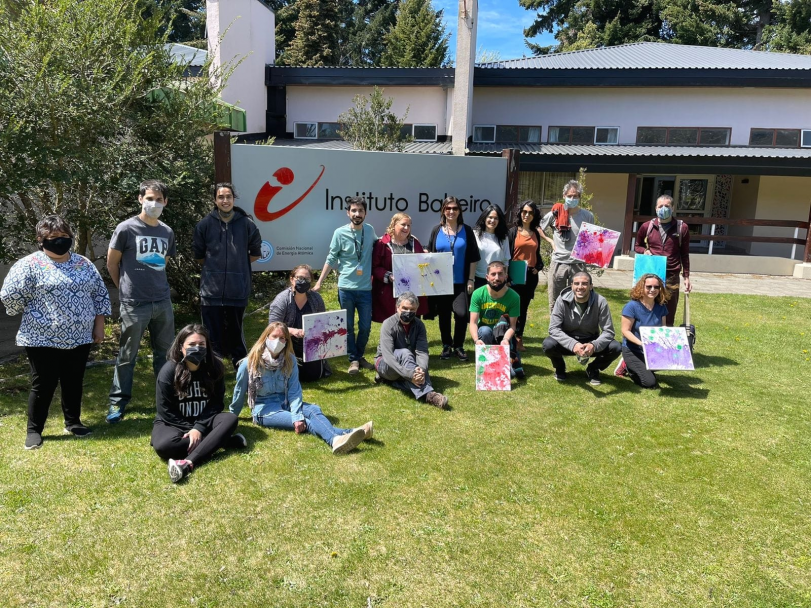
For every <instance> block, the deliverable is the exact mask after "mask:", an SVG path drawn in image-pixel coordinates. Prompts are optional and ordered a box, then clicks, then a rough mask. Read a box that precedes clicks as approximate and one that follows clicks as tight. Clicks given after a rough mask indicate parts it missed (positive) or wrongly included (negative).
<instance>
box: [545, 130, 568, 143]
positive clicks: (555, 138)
mask: <svg viewBox="0 0 811 608" xmlns="http://www.w3.org/2000/svg"><path fill="white" fill-rule="evenodd" d="M571 137H572V130H571V128H569V127H549V137H548V138H547V139H548V140H549V143H550V144H568V143H569V140H570V139H571Z"/></svg>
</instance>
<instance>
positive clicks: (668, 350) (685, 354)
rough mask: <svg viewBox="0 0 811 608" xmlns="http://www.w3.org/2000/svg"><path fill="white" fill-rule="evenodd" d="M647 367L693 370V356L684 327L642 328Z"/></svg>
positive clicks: (653, 368)
mask: <svg viewBox="0 0 811 608" xmlns="http://www.w3.org/2000/svg"><path fill="white" fill-rule="evenodd" d="M639 335H640V336H641V338H642V350H643V351H644V352H645V366H646V367H647V368H648V369H649V370H651V371H653V370H692V369H695V368H694V367H693V355H692V354H691V353H690V345H689V344H688V343H687V330H686V329H685V328H683V327H640V328H639Z"/></svg>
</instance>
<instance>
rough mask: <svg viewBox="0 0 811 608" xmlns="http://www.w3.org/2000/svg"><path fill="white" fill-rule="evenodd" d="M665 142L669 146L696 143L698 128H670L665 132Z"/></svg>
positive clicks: (693, 144) (692, 144)
mask: <svg viewBox="0 0 811 608" xmlns="http://www.w3.org/2000/svg"><path fill="white" fill-rule="evenodd" d="M667 143H668V145H671V146H679V145H681V146H695V145H696V144H697V143H698V129H684V128H676V129H670V130H668V133H667Z"/></svg>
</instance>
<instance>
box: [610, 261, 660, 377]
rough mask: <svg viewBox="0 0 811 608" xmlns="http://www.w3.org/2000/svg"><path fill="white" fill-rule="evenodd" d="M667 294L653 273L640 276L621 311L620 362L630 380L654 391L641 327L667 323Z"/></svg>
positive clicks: (652, 375)
mask: <svg viewBox="0 0 811 608" xmlns="http://www.w3.org/2000/svg"><path fill="white" fill-rule="evenodd" d="M669 297H670V293H669V292H668V290H667V287H665V284H664V281H662V279H661V278H659V276H657V275H655V274H645V275H642V278H640V279H639V280H638V281H637V282H636V285H634V288H633V289H632V290H631V301H630V302H628V303H627V304H626V305H625V307H624V308H623V309H622V335H623V338H624V339H623V341H622V359H623V361H625V366H626V368H627V370H628V372H627V373H628V375H629V376H631V379H632V380H633V381H634V382H635V383H636V384H638V385H639V386H641V387H642V388H656V374H654V373H653V372H652V371H650V370H649V369H648V368H647V366H646V365H645V353H644V351H643V350H642V338H641V337H640V334H639V328H640V327H660V326H663V325H665V324H666V322H667V300H668V298H669Z"/></svg>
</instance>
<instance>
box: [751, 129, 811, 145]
mask: <svg viewBox="0 0 811 608" xmlns="http://www.w3.org/2000/svg"><path fill="white" fill-rule="evenodd" d="M806 133H808V131H803V146H804V147H805V146H811V141H809V139H811V138H808V136H806ZM749 145H750V146H759V147H769V148H797V147H799V146H800V130H799V129H752V130H751V131H749Z"/></svg>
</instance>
